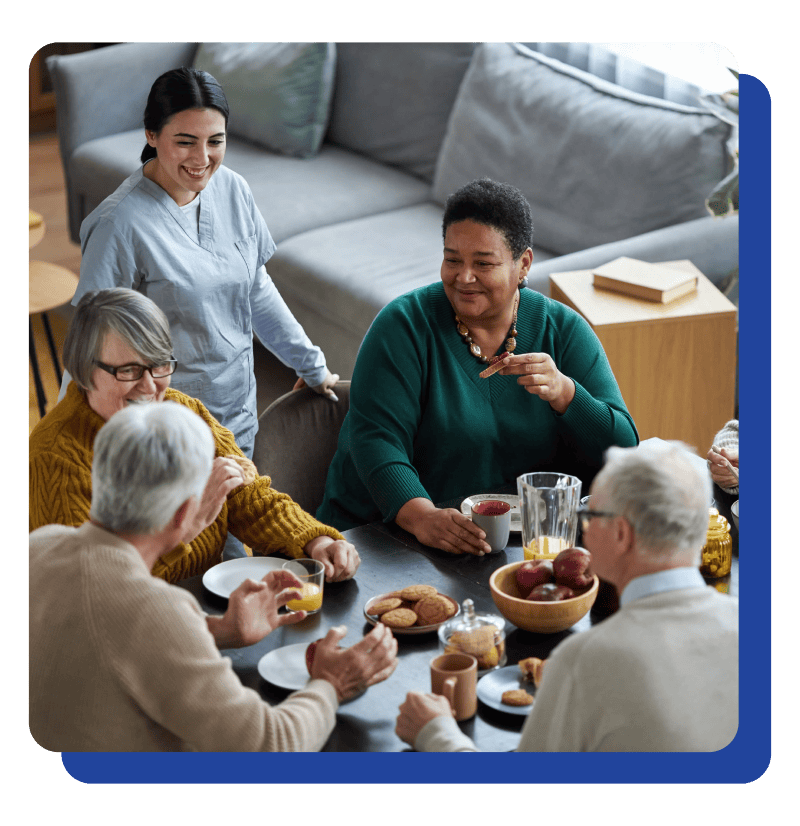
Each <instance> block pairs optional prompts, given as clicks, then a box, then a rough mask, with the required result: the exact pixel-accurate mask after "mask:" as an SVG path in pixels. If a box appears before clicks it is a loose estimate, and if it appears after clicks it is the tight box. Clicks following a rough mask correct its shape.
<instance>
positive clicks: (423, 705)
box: [394, 691, 453, 748]
mask: <svg viewBox="0 0 800 826" xmlns="http://www.w3.org/2000/svg"><path fill="white" fill-rule="evenodd" d="M452 716H453V709H452V708H451V707H450V701H449V700H448V699H447V697H442V696H441V695H440V694H421V693H420V692H419V691H409V692H408V694H406V699H405V701H404V702H403V703H401V704H400V714H399V715H398V716H397V725H396V726H395V728H394V730H395V733H396V734H397V736H398V737H399V738H400V739H401V740H402V741H403V742H405V743H408V745H409V746H411V748H414V743H415V741H416V739H417V735H418V734H419V733H420V732H421V731H422V729H423V728H425V726H426V725H427V724H428V723H429V722H430V721H431V720H433V719H434V718H435V717H452Z"/></svg>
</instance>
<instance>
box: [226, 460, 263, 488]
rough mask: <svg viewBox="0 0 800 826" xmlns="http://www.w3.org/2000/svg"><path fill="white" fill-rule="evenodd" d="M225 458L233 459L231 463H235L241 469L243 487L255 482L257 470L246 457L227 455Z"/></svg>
mask: <svg viewBox="0 0 800 826" xmlns="http://www.w3.org/2000/svg"><path fill="white" fill-rule="evenodd" d="M225 458H226V459H233V461H234V462H236V464H237V465H239V467H240V468H241V469H242V474H243V475H244V483H245V485H249V484H251V483H252V482H255V481H256V479H257V478H258V470H257V469H256V466H255V465H254V464H253V463H252V462H251V461H250V460H249V459H248V458H247V456H239V455H237V454H236V453H229V454H228V455H227V456H225Z"/></svg>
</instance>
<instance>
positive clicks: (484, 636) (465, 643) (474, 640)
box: [450, 625, 497, 657]
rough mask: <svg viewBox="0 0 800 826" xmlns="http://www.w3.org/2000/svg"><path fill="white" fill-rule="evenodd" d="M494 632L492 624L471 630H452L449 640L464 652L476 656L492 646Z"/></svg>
mask: <svg viewBox="0 0 800 826" xmlns="http://www.w3.org/2000/svg"><path fill="white" fill-rule="evenodd" d="M496 634H497V629H496V628H495V627H494V626H488V625H484V626H481V627H480V628H474V629H473V630H472V631H454V632H453V635H452V636H451V637H450V642H452V643H453V644H454V645H457V646H458V648H459V649H460V650H461V651H463V652H464V653H465V654H472V656H473V657H478V656H480V655H481V654H486V653H487V652H488V651H490V650H491V649H492V648H493V646H494V638H495V635H496Z"/></svg>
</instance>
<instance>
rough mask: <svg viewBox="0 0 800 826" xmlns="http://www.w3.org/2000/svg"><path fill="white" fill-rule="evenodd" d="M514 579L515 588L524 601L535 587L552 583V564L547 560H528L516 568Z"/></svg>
mask: <svg viewBox="0 0 800 826" xmlns="http://www.w3.org/2000/svg"><path fill="white" fill-rule="evenodd" d="M516 577H517V588H519V592H520V594H521V595H522V598H523V599H525V597H527V596H528V594H529V593H530V592H531V590H533V589H534V588H535V587H536V586H537V585H542V584H543V583H545V582H552V581H553V563H552V562H550V560H549V559H540V560H538V561H536V560H533V559H529V560H528V561H527V562H523V563H522V565H520V566H519V568H517V571H516Z"/></svg>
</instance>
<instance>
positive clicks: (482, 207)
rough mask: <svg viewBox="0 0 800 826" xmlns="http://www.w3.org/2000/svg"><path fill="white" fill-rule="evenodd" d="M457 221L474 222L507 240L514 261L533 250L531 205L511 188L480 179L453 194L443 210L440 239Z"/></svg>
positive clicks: (496, 182)
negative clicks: (495, 231)
mask: <svg viewBox="0 0 800 826" xmlns="http://www.w3.org/2000/svg"><path fill="white" fill-rule="evenodd" d="M458 221H475V222H476V223H478V224H485V225H486V226H488V227H492V229H495V230H497V231H498V232H499V233H500V234H501V235H502V236H503V237H504V238H505V239H506V243H507V244H508V248H509V249H510V250H511V254H512V256H513V257H514V260H515V261H516V260H517V259H518V258H519V257H520V255H522V253H523V252H525V250H526V249H528V247H532V246H533V219H532V217H531V205H530V204H529V203H528V199H527V198H526V197H525V196H524V195H523V194H522V193H521V192H520V191H519V190H518V189H517V188H516V187H513V186H511V184H505V183H499V182H498V181H493V180H492V179H491V178H479V179H478V180H476V181H470V183H468V184H465V185H464V186H462V187H461V188H460V189H458V190H456V191H455V192H454V193H453V194H452V195H451V196H450V197H449V198H448V199H447V202H446V203H445V206H444V217H443V219H442V238H444V237H445V235H446V234H447V228H448V227H449V226H450V225H451V224H455V223H457V222H458Z"/></svg>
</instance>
